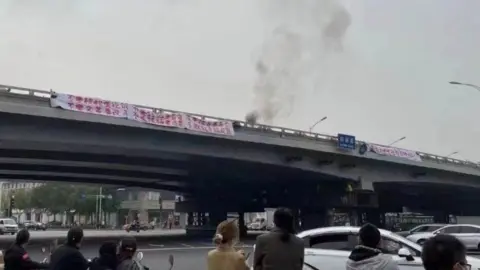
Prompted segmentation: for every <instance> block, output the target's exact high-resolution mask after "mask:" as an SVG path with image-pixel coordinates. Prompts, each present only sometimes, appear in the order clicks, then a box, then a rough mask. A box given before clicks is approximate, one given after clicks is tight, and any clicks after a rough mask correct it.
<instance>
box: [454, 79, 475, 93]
mask: <svg viewBox="0 0 480 270" xmlns="http://www.w3.org/2000/svg"><path fill="white" fill-rule="evenodd" d="M449 83H450V84H453V85H461V86H468V87H472V88H474V89H476V90H478V91H480V86H478V85H475V84H471V83H461V82H456V81H451V82H449Z"/></svg>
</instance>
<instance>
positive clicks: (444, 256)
mask: <svg viewBox="0 0 480 270" xmlns="http://www.w3.org/2000/svg"><path fill="white" fill-rule="evenodd" d="M466 253H467V249H466V247H465V245H464V244H463V243H462V242H460V240H458V239H457V238H456V237H454V236H451V235H447V234H439V235H435V236H434V237H432V238H430V239H428V240H427V241H425V244H424V245H423V250H422V261H423V267H424V268H425V270H447V269H448V270H451V269H453V267H454V265H455V264H457V263H458V262H462V261H463V260H465V257H466Z"/></svg>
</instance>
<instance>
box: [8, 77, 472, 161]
mask: <svg viewBox="0 0 480 270" xmlns="http://www.w3.org/2000/svg"><path fill="white" fill-rule="evenodd" d="M1 92H7V93H10V94H18V95H22V96H32V97H36V98H42V99H43V98H44V99H46V100H48V99H50V97H51V96H52V95H54V94H55V91H53V90H50V91H46V90H38V89H32V88H25V87H17V86H10V85H0V93H1ZM135 106H137V107H139V108H142V109H146V110H152V111H154V112H165V113H185V112H181V111H175V110H168V109H160V108H154V107H149V106H143V105H135ZM187 114H189V115H191V116H194V117H197V118H200V119H202V120H207V121H208V120H210V121H230V122H232V123H233V124H234V127H244V128H248V129H252V130H255V131H257V132H265V133H272V134H276V135H278V136H280V137H297V138H302V139H310V140H316V141H325V142H334V143H336V142H337V136H332V135H327V134H320V133H315V132H309V131H304V130H298V129H292V128H285V127H277V126H269V125H263V124H249V123H247V122H245V121H240V120H232V119H227V118H221V117H213V116H207V115H202V114H195V113H187ZM357 142H358V143H359V144H361V143H366V144H370V143H369V142H365V141H357ZM377 145H380V144H377ZM383 146H384V145H383ZM416 153H417V154H418V155H419V156H420V157H421V158H422V160H429V161H432V162H436V163H439V164H451V165H460V166H468V167H474V168H480V163H475V162H471V161H467V160H461V159H454V158H449V157H445V156H439V155H434V154H430V153H424V152H418V151H416Z"/></svg>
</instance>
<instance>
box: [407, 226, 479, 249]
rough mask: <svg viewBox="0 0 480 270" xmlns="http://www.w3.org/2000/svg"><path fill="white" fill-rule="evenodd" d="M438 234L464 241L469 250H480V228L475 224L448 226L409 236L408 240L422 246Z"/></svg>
mask: <svg viewBox="0 0 480 270" xmlns="http://www.w3.org/2000/svg"><path fill="white" fill-rule="evenodd" d="M436 234H451V235H453V236H455V237H457V238H458V239H459V240H460V241H462V242H463V243H464V244H465V246H466V247H467V248H468V249H480V226H478V225H473V224H453V225H447V226H444V227H442V228H440V229H438V230H435V231H433V232H426V233H417V234H412V235H409V236H407V239H408V240H410V241H413V242H415V243H418V244H420V245H422V244H423V243H424V242H425V241H426V240H427V239H428V238H430V237H433V236H434V235H436Z"/></svg>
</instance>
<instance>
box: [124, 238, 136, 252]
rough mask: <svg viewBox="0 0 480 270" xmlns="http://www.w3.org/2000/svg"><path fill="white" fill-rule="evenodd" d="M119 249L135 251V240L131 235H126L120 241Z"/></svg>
mask: <svg viewBox="0 0 480 270" xmlns="http://www.w3.org/2000/svg"><path fill="white" fill-rule="evenodd" d="M120 251H125V252H128V253H132V254H133V253H135V251H137V241H136V240H135V238H133V237H127V238H124V239H122V241H121V242H120Z"/></svg>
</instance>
